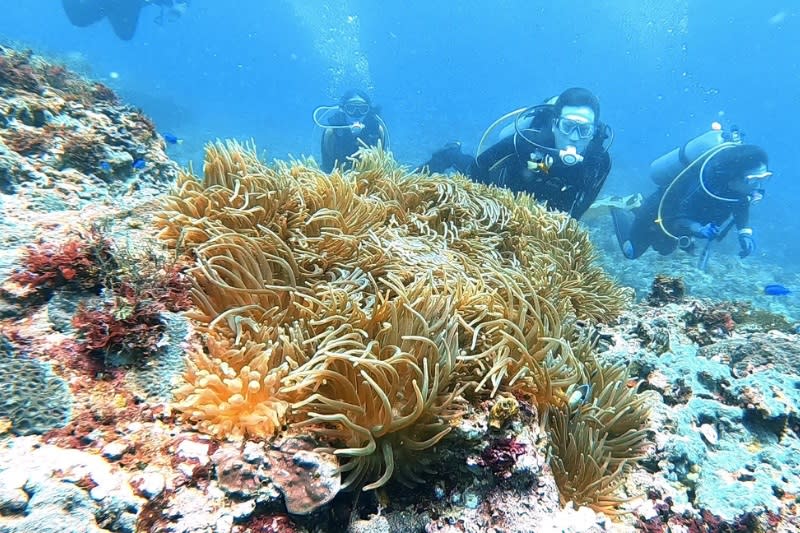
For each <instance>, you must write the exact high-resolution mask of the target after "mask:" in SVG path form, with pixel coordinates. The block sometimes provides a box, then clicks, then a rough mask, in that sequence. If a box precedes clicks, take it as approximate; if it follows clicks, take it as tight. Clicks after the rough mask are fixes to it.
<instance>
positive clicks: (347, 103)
mask: <svg viewBox="0 0 800 533" xmlns="http://www.w3.org/2000/svg"><path fill="white" fill-rule="evenodd" d="M339 108H340V109H341V110H342V112H343V113H344V114H345V115H347V119H348V120H349V121H351V122H362V121H363V120H364V118H365V117H366V116H367V115H368V114H369V112H370V110H371V109H372V102H371V101H370V99H369V96H367V93H365V92H364V91H359V90H350V91H347V92H346V93H344V95H342V98H341V100H339Z"/></svg>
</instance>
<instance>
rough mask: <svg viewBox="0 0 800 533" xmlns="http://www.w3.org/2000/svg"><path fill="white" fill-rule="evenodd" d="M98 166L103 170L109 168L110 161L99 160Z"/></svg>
mask: <svg viewBox="0 0 800 533" xmlns="http://www.w3.org/2000/svg"><path fill="white" fill-rule="evenodd" d="M100 168H101V169H102V170H105V171H109V170H111V163H109V162H108V161H100Z"/></svg>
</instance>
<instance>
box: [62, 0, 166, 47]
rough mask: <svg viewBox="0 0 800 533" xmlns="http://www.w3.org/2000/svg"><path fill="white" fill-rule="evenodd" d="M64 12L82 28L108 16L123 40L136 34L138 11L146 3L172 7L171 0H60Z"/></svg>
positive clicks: (73, 22) (72, 21)
mask: <svg viewBox="0 0 800 533" xmlns="http://www.w3.org/2000/svg"><path fill="white" fill-rule="evenodd" d="M61 5H62V6H63V7H64V12H65V13H66V14H67V17H68V18H69V21H70V22H71V23H72V25H73V26H78V27H80V28H84V27H86V26H90V25H92V24H94V23H95V22H98V21H100V20H102V19H104V18H108V21H109V22H110V23H111V27H112V28H113V29H114V33H115V34H116V35H117V37H119V38H120V39H122V40H124V41H130V40H131V39H133V36H134V35H135V34H136V26H137V25H138V23H139V13H140V12H141V10H142V8H143V7H145V6H147V5H152V6H159V7H162V8H166V7H173V6H174V5H175V2H174V1H173V0H151V1H149V2H147V1H145V0H61Z"/></svg>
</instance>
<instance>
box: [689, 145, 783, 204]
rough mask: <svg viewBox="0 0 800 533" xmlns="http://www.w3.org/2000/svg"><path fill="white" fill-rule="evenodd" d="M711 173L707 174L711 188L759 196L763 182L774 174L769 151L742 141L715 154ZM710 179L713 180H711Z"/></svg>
mask: <svg viewBox="0 0 800 533" xmlns="http://www.w3.org/2000/svg"><path fill="white" fill-rule="evenodd" d="M710 163H711V164H713V168H712V169H711V171H712V174H711V175H710V176H704V179H706V181H707V184H708V185H709V186H710V188H711V190H712V192H714V191H713V189H714V188H719V189H720V194H721V195H723V196H725V195H733V196H735V197H739V198H742V199H744V198H748V199H760V198H761V197H762V196H763V195H764V186H765V184H766V182H767V181H768V180H769V178H770V176H772V172H770V171H769V167H768V165H769V159H768V157H767V153H766V152H765V151H764V150H763V149H762V148H760V147H758V146H756V145H753V144H741V145H738V146H732V147H730V148H728V149H725V150H722V151H720V152H719V153H718V154H716V155H715V156H714V159H713V161H711V162H710ZM709 182H710V183H709Z"/></svg>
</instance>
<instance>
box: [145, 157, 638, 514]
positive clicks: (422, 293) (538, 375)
mask: <svg viewBox="0 0 800 533" xmlns="http://www.w3.org/2000/svg"><path fill="white" fill-rule="evenodd" d="M158 224H159V227H160V229H161V233H160V235H161V238H162V239H164V240H165V241H166V242H167V243H168V244H169V245H170V246H171V247H173V248H175V249H176V250H177V251H178V253H180V254H185V255H187V256H189V257H191V258H192V259H193V260H194V261H195V266H194V267H193V268H192V269H191V271H190V272H189V275H190V277H191V278H192V282H193V290H192V296H193V299H194V302H195V306H196V307H195V309H194V310H193V311H190V317H191V318H192V319H193V320H194V321H195V322H196V324H197V326H198V329H199V330H200V331H201V332H202V334H203V335H204V337H205V345H206V349H205V351H203V352H197V353H194V354H192V355H191V361H190V370H189V371H188V372H187V374H186V376H185V378H186V383H185V385H184V386H183V387H181V388H180V389H179V390H178V391H177V393H176V398H177V403H176V407H177V409H178V410H179V411H181V412H182V413H183V414H184V416H185V417H186V418H187V419H190V420H192V421H194V422H195V423H196V424H197V426H198V428H199V429H201V430H203V431H205V432H208V433H210V434H213V435H215V436H217V437H221V438H242V437H256V438H258V437H263V438H270V437H272V436H274V435H275V434H276V432H278V431H279V430H280V429H281V428H282V427H284V426H287V425H289V426H291V427H294V428H303V430H304V431H308V432H311V433H312V434H313V435H315V436H316V437H317V439H319V440H320V441H322V442H327V443H328V444H329V446H330V449H331V451H333V452H334V453H335V454H336V455H337V456H338V457H339V459H340V463H341V470H342V472H343V473H345V479H344V485H345V486H348V485H349V486H352V487H361V488H363V489H365V490H368V489H375V488H378V487H381V486H383V485H384V484H385V483H386V482H387V481H388V480H389V479H390V478H394V479H398V480H399V481H401V482H405V483H412V482H418V481H420V480H421V477H420V476H421V475H422V474H423V473H424V472H425V471H426V469H427V464H428V461H427V460H426V455H425V453H424V452H425V450H426V449H428V448H431V447H432V446H434V445H435V444H436V443H437V442H439V441H440V440H441V439H442V438H443V437H444V436H445V435H446V434H447V433H448V432H449V430H450V428H451V424H450V421H451V420H452V419H453V418H454V417H457V416H458V415H459V414H460V413H461V412H462V410H463V408H464V406H465V405H466V402H467V401H470V400H474V399H475V398H494V397H498V394H499V393H501V392H502V393H504V395H506V396H509V395H513V396H515V397H517V398H520V399H525V400H527V401H531V402H533V403H535V404H536V405H537V407H538V408H539V412H540V413H541V414H542V417H543V418H544V417H548V418H552V423H551V424H549V427H551V435H552V436H553V438H554V446H553V450H554V453H555V454H556V455H557V458H556V460H555V461H554V468H555V469H556V479H557V480H558V484H559V489H560V491H561V493H562V496H566V497H567V499H572V500H575V501H576V503H580V504H588V505H592V506H595V507H597V508H601V509H604V510H610V509H612V508H613V504H616V503H617V500H611V499H609V494H608V491H607V490H606V489H607V487H609V486H613V487H616V486H617V485H618V484H619V482H620V479H621V476H622V475H624V473H626V472H627V470H628V468H629V464H630V462H631V461H634V460H635V459H636V458H637V457H638V456H639V455H640V453H641V447H642V444H643V440H644V432H643V430H642V426H643V424H644V421H645V419H646V417H647V407H646V405H645V402H644V400H643V398H642V396H641V395H640V394H638V393H637V392H636V391H635V390H633V389H626V388H625V383H626V381H627V374H626V371H625V370H624V369H620V368H616V367H615V368H613V369H606V368H604V367H602V366H601V365H600V364H599V363H598V362H597V360H596V359H595V358H594V355H593V353H594V348H593V345H592V343H591V342H590V341H588V340H587V339H586V338H585V337H584V336H582V335H581V334H580V333H579V328H578V326H577V322H578V321H579V320H584V321H588V322H597V321H609V320H612V319H614V318H615V317H616V316H617V315H618V314H619V313H620V312H621V310H622V308H623V306H624V305H625V301H624V298H623V293H622V291H621V290H620V289H619V288H618V287H616V286H615V285H614V284H613V283H612V282H611V281H610V280H609V278H608V277H607V276H606V275H605V274H604V273H603V272H602V271H601V270H600V269H599V268H598V267H597V266H595V265H594V254H593V251H592V248H591V245H590V242H589V239H588V236H587V235H586V233H585V232H584V231H583V230H582V229H580V227H579V226H578V224H577V223H576V222H575V221H574V220H572V219H570V218H569V217H568V216H567V215H565V214H562V213H554V212H549V211H547V210H546V209H545V208H543V207H542V206H540V205H539V204H537V203H536V202H535V201H534V200H533V198H531V197H529V196H526V195H517V196H514V195H513V194H512V193H510V192H509V191H507V190H504V189H497V188H494V187H488V186H484V185H481V184H476V183H473V182H471V181H469V180H467V179H466V178H464V177H462V176H453V177H448V176H442V175H428V174H416V173H409V172H408V171H407V170H405V169H403V168H401V167H399V166H398V165H397V164H396V163H394V161H393V160H392V159H391V157H390V156H389V155H388V154H386V153H384V152H383V151H381V150H379V149H364V150H362V151H361V152H359V154H358V156H357V158H356V159H355V161H354V168H353V170H351V171H348V172H346V173H344V174H342V173H339V172H334V173H332V174H330V175H328V174H325V173H323V172H322V171H320V170H319V169H318V168H317V167H316V165H315V164H314V163H313V162H300V161H293V162H289V163H286V162H280V161H278V162H276V163H274V164H272V165H266V164H265V163H263V162H261V161H259V160H258V158H257V156H256V154H255V150H254V149H252V148H249V147H246V146H242V145H239V144H236V143H227V144H223V143H217V144H213V145H210V146H209V147H208V148H207V150H206V159H205V165H204V176H203V178H202V179H201V178H197V177H195V176H193V175H192V174H191V171H188V172H184V173H183V174H182V175H181V176H180V177H179V179H178V182H177V185H176V188H175V190H174V191H173V193H172V194H171V195H170V196H169V197H168V198H167V199H166V200H165V201H164V205H163V211H162V212H161V213H160V215H159V220H158ZM580 385H591V387H589V388H590V390H591V391H592V393H591V394H590V395H589V396H588V397H587V398H585V399H584V402H583V403H582V404H581V405H578V406H571V405H570V404H569V403H568V401H567V399H568V397H569V392H570V387H573V388H574V387H576V386H580ZM581 457H587V458H588V459H589V460H591V462H592V465H593V467H592V468H591V469H587V468H585V467H583V466H581V460H580V458H581Z"/></svg>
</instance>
